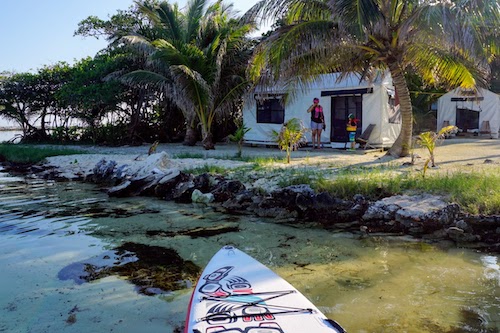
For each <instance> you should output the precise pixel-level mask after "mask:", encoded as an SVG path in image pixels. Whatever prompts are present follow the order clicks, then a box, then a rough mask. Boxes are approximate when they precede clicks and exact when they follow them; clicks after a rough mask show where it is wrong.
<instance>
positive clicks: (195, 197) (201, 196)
mask: <svg viewBox="0 0 500 333" xmlns="http://www.w3.org/2000/svg"><path fill="white" fill-rule="evenodd" d="M214 200H215V198H214V195H213V194H212V193H203V192H201V191H200V190H198V189H195V190H194V191H193V193H191V201H192V202H196V203H204V204H208V203H211V202H214Z"/></svg>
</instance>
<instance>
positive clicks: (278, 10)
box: [245, 0, 500, 156]
mask: <svg viewBox="0 0 500 333" xmlns="http://www.w3.org/2000/svg"><path fill="white" fill-rule="evenodd" d="M499 8H500V5H499V3H498V1H496V0H487V1H477V2H476V1H471V0H468V1H466V0H455V1H452V0H447V1H445V0H442V1H440V0H432V1H431V0H261V1H259V2H258V3H257V4H256V5H255V6H254V7H253V8H251V9H250V10H249V11H248V12H247V13H246V15H245V16H246V17H247V18H248V19H251V20H253V19H256V18H257V17H258V16H259V15H261V16H262V17H266V18H269V17H272V18H274V19H277V20H278V22H279V23H280V24H281V25H280V26H279V27H278V28H277V29H276V30H275V31H273V32H272V33H271V34H270V35H269V36H268V37H267V38H265V39H264V40H263V41H262V43H261V44H260V46H259V47H258V49H257V51H256V53H255V57H254V59H253V64H252V68H251V70H250V75H251V77H252V78H253V79H254V80H255V81H260V83H264V84H265V83H268V84H272V83H273V82H276V81H279V80H281V81H283V82H285V83H288V84H290V86H293V85H296V84H297V83H298V84H301V85H303V84H307V82H309V81H310V80H312V79H314V77H316V76H317V75H318V74H324V73H332V72H341V73H343V74H344V75H346V74H348V73H358V74H360V75H361V77H363V78H367V77H368V78H369V77H370V76H371V75H373V74H374V73H376V71H375V70H376V69H381V70H388V71H389V72H390V74H391V76H392V79H393V84H394V86H395V88H396V91H397V93H398V96H399V100H400V110H401V116H402V129H401V133H400V134H399V137H398V138H397V140H396V142H395V143H394V145H393V146H392V147H391V148H390V150H389V154H391V155H393V156H407V155H408V154H409V152H410V147H411V137H412V119H413V116H412V105H411V100H410V92H409V89H408V85H407V82H406V81H405V76H404V74H405V72H406V71H407V70H409V69H411V70H412V71H415V72H416V73H417V74H418V75H420V76H421V78H422V79H423V80H424V81H425V82H426V83H430V84H436V83H440V84H447V85H448V86H450V87H456V86H459V85H461V86H464V87H473V86H475V85H485V83H486V78H487V76H488V74H489V66H488V63H487V61H486V59H487V58H486V56H492V55H498V50H499V46H498V45H497V44H498V26H500V9H499ZM495 27H496V28H495ZM495 29H496V30H495ZM484 30H487V31H488V32H489V34H484V33H481V32H482V31H484ZM484 37H487V38H484ZM485 51H486V52H485ZM490 59H492V58H490ZM263 73H265V75H262V74H263Z"/></svg>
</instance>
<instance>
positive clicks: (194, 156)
mask: <svg viewBox="0 0 500 333" xmlns="http://www.w3.org/2000/svg"><path fill="white" fill-rule="evenodd" d="M58 147H60V146H58ZM65 147H67V148H72V149H79V150H83V151H85V152H87V154H83V155H67V156H55V157H50V158H48V159H47V161H46V163H45V164H46V165H47V166H52V167H56V168H58V169H59V170H60V171H61V172H62V173H63V174H65V175H67V176H68V177H69V176H70V175H71V174H88V173H90V172H91V171H92V169H93V167H94V166H95V165H96V163H97V162H99V161H100V160H102V159H103V158H104V159H106V160H107V161H111V160H114V161H115V162H117V165H124V164H126V165H127V166H128V167H130V168H131V169H138V168H142V167H144V166H145V163H146V160H147V159H148V149H149V145H142V146H122V147H103V146H65ZM163 152H164V153H166V154H167V156H168V158H169V159H171V160H172V163H173V165H171V166H175V167H178V168H179V169H181V170H185V169H192V168H196V167H202V166H204V165H213V166H220V167H223V168H236V167H240V166H242V165H245V164H247V163H249V162H242V161H237V160H234V159H231V158H233V157H234V156H235V154H236V152H237V146H236V145H234V144H218V145H217V146H216V149H215V150H208V151H207V150H205V149H203V147H202V146H201V145H196V146H193V147H187V146H183V145H182V144H180V143H171V144H160V145H158V147H157V149H156V153H157V154H158V153H163ZM414 154H415V156H416V159H415V163H414V165H413V168H414V169H415V170H419V169H422V167H423V165H424V163H425V161H426V159H427V158H428V152H427V150H425V149H424V148H418V149H415V150H414ZM243 157H254V158H266V157H267V158H271V157H275V158H276V161H275V162H273V163H274V164H276V167H279V168H281V169H283V168H312V169H315V170H318V169H331V168H342V167H348V166H357V167H377V166H402V165H405V164H407V163H409V162H410V161H411V158H410V157H404V158H398V159H396V158H393V157H391V156H387V155H386V154H385V152H382V151H380V150H362V149H357V150H356V151H349V150H340V149H332V148H323V149H320V150H316V149H311V148H310V147H305V148H300V149H299V150H298V151H294V152H293V153H292V161H291V163H290V164H286V163H284V162H282V160H284V158H285V153H284V152H283V151H280V150H279V149H278V148H276V147H263V146H258V147H253V146H244V147H243ZM435 161H436V165H437V168H431V169H429V171H428V172H429V173H442V172H445V173H446V172H454V171H467V170H478V169H482V168H487V169H490V168H498V167H499V165H500V140H498V139H481V138H452V139H447V140H444V141H443V142H442V143H441V144H440V145H439V146H438V147H437V148H436V149H435ZM273 163H271V164H273ZM271 167H272V165H271Z"/></svg>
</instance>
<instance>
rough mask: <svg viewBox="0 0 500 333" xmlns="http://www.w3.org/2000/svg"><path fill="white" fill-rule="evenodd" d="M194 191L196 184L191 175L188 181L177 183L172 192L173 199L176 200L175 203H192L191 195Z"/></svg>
mask: <svg viewBox="0 0 500 333" xmlns="http://www.w3.org/2000/svg"><path fill="white" fill-rule="evenodd" d="M194 190H195V188H194V182H193V177H192V175H191V177H189V179H188V180H186V181H181V182H179V183H177V185H176V186H175V188H174V189H173V190H172V199H174V200H175V202H181V203H190V202H191V194H192V193H193V191H194Z"/></svg>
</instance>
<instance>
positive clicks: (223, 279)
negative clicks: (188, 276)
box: [184, 246, 345, 333]
mask: <svg viewBox="0 0 500 333" xmlns="http://www.w3.org/2000/svg"><path fill="white" fill-rule="evenodd" d="M188 310H189V311H188V315H187V318H186V327H185V331H184V332H185V333H223V332H224V333H239V332H241V333H293V332H304V330H305V329H308V330H314V332H318V333H321V332H329V333H334V332H338V333H342V332H345V331H344V329H343V328H342V327H341V326H340V325H339V324H337V323H336V322H334V321H333V320H330V319H327V318H326V317H325V316H324V315H323V314H322V313H321V312H320V311H319V310H318V309H317V308H316V307H315V306H314V305H313V304H312V303H311V302H310V301H309V300H308V299H307V298H306V297H305V296H303V295H302V294H301V293H300V292H298V291H297V290H296V289H295V288H294V287H293V286H292V285H290V284H289V283H288V282H286V281H285V280H284V279H282V278H280V277H279V276H278V275H276V274H275V273H274V272H273V271H271V270H270V269H269V268H267V267H266V266H264V265H262V264H261V263H259V262H258V261H257V260H255V259H253V258H252V257H250V256H248V255H247V254H245V253H244V252H242V251H239V250H238V249H236V248H234V247H231V246H226V247H224V248H222V249H221V250H220V251H219V252H217V253H216V254H215V255H214V257H213V258H212V260H211V261H210V262H209V263H208V265H207V267H206V268H205V270H204V272H203V274H202V278H201V279H200V280H199V281H198V284H197V286H196V288H195V290H194V292H193V295H192V298H191V302H190V305H189V309H188Z"/></svg>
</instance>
